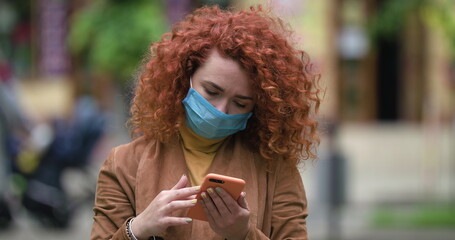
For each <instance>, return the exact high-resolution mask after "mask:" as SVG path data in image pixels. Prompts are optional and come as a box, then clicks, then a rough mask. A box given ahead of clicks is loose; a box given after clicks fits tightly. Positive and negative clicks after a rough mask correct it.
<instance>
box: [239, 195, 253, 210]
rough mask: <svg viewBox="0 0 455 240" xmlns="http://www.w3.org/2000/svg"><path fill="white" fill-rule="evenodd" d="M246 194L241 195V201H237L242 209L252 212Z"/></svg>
mask: <svg viewBox="0 0 455 240" xmlns="http://www.w3.org/2000/svg"><path fill="white" fill-rule="evenodd" d="M245 197H246V192H242V193H240V197H239V200H237V202H238V203H239V205H240V207H242V208H244V209H246V210H250V208H249V207H248V202H247V201H246V198H245Z"/></svg>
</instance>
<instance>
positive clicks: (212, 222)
mask: <svg viewBox="0 0 455 240" xmlns="http://www.w3.org/2000/svg"><path fill="white" fill-rule="evenodd" d="M205 199H207V200H208V201H211V200H209V199H208V197H205V198H204V197H203V198H202V199H201V200H199V201H200V202H201V205H202V209H204V212H205V215H206V216H207V219H208V221H209V223H210V224H215V223H216V222H215V218H214V217H213V215H212V212H211V211H209V210H208V208H207V205H206V201H204V200H205ZM215 214H216V215H217V216H219V214H218V211H216V213H215Z"/></svg>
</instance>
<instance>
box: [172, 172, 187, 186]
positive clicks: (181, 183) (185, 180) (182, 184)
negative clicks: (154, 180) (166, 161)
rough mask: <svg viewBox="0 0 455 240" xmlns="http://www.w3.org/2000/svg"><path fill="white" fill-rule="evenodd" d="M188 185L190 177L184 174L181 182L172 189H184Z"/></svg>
mask: <svg viewBox="0 0 455 240" xmlns="http://www.w3.org/2000/svg"><path fill="white" fill-rule="evenodd" d="M187 184H188V177H187V176H186V175H185V174H183V175H182V177H181V178H180V180H179V181H178V182H177V184H175V186H174V187H172V188H171V190H176V189H180V188H184V187H186V185H187Z"/></svg>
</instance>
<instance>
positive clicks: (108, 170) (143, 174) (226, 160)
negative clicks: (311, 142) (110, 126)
mask: <svg viewBox="0 0 455 240" xmlns="http://www.w3.org/2000/svg"><path fill="white" fill-rule="evenodd" d="M209 172H213V173H219V174H223V175H229V176H233V177H238V178H242V179H244V180H245V181H246V186H245V189H244V191H245V192H246V193H247V194H246V200H247V201H248V205H249V208H250V212H251V214H250V226H251V229H250V230H249V233H248V235H247V238H246V239H277V240H282V239H307V238H308V237H307V231H306V220H305V219H306V217H307V202H306V196H305V190H304V188H303V184H302V180H301V178H300V174H299V172H298V170H297V168H295V167H292V168H290V167H286V166H285V165H284V164H281V163H276V164H274V166H270V168H269V171H267V164H266V163H265V160H264V159H262V158H261V157H260V156H259V154H257V153H254V152H252V151H249V150H248V149H246V148H245V147H244V146H243V145H242V143H241V141H240V139H239V137H238V136H237V137H236V136H233V137H230V138H228V139H227V140H226V141H225V142H224V143H223V145H222V146H221V147H220V149H219V151H218V153H217V154H216V156H215V158H214V160H213V163H212V165H211V166H210V169H209ZM182 174H187V167H186V164H185V159H184V156H183V152H182V149H181V145H180V142H179V139H178V138H175V139H174V140H172V141H171V142H169V143H166V144H162V143H159V142H157V141H145V140H144V139H143V138H139V139H137V140H135V141H133V142H131V143H129V144H126V145H122V146H119V147H117V148H114V149H113V150H112V152H111V154H110V155H109V157H108V158H107V159H106V161H105V162H104V164H103V166H102V167H101V170H100V175H99V179H98V184H97V191H96V201H95V207H94V208H93V210H94V212H95V216H94V217H93V219H94V223H93V228H92V233H91V239H129V238H128V237H127V235H126V220H127V219H128V218H130V217H133V216H136V215H138V214H140V213H141V212H142V211H144V210H145V208H146V207H147V206H148V204H149V203H150V202H151V201H152V200H153V199H154V198H155V196H156V195H157V194H158V193H160V192H161V191H162V190H167V189H170V188H172V187H173V186H174V185H175V184H176V183H177V182H178V180H179V179H180V177H181V176H182ZM187 175H188V174H187ZM175 215H176V216H185V215H186V210H182V211H178V212H175ZM161 237H163V238H164V239H166V240H172V239H204V240H205V239H223V238H222V237H221V236H218V235H217V234H216V233H215V232H213V231H212V229H211V228H210V226H209V224H208V223H206V222H203V221H198V220H194V221H193V222H192V223H191V224H188V225H184V226H177V227H169V228H168V229H167V230H166V232H165V233H164V234H163V236H161Z"/></svg>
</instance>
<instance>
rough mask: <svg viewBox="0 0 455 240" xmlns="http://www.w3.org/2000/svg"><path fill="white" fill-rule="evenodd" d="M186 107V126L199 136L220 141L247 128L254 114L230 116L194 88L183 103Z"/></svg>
mask: <svg viewBox="0 0 455 240" xmlns="http://www.w3.org/2000/svg"><path fill="white" fill-rule="evenodd" d="M182 103H183V105H184V107H185V114H186V125H187V126H189V127H190V128H191V130H193V132H195V133H196V134H198V135H199V136H202V137H205V138H208V139H219V138H223V137H226V136H229V135H232V134H234V133H236V132H238V131H241V130H243V129H245V128H246V123H247V121H248V119H249V118H250V117H251V115H253V113H251V112H249V113H244V114H235V115H229V114H225V113H223V112H221V111H220V110H218V109H216V108H215V107H214V106H213V105H212V104H211V103H209V102H208V101H207V100H206V99H205V98H204V97H203V96H201V95H200V94H199V93H198V92H197V91H196V90H194V88H190V90H189V91H188V95H187V96H186V97H185V99H183V101H182Z"/></svg>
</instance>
